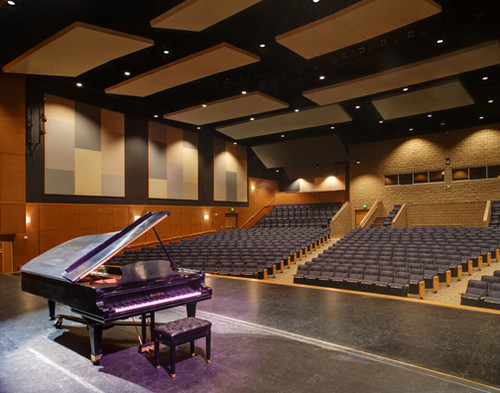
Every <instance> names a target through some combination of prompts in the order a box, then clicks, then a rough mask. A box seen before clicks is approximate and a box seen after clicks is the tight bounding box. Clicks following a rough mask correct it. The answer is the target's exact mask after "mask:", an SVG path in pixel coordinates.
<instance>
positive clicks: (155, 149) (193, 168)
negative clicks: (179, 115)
mask: <svg viewBox="0 0 500 393" xmlns="http://www.w3.org/2000/svg"><path fill="white" fill-rule="evenodd" d="M148 128H149V143H148V153H149V156H148V162H149V164H148V167H149V198H159V199H188V200H197V199H198V136H197V134H196V133H194V132H190V131H185V130H181V129H178V128H174V127H170V126H167V125H164V124H160V123H156V122H153V121H150V122H149V127H148Z"/></svg>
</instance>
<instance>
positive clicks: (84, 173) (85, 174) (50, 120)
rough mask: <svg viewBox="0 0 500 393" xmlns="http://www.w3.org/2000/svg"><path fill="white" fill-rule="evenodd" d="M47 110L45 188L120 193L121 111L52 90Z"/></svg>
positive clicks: (56, 191) (122, 163)
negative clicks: (83, 101)
mask: <svg viewBox="0 0 500 393" xmlns="http://www.w3.org/2000/svg"><path fill="white" fill-rule="evenodd" d="M45 115H46V117H47V123H46V127H45V129H46V132H47V133H46V135H45V179H44V180H45V193H46V194H60V195H82V196H83V195H85V196H106V197H124V196H125V121H124V115H123V114H122V113H118V112H113V111H109V110H106V109H102V108H99V107H96V106H93V105H88V104H84V103H81V102H75V101H72V100H68V99H65V98H61V97H56V96H53V95H47V96H46V97H45Z"/></svg>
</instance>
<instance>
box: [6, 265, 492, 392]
mask: <svg viewBox="0 0 500 393" xmlns="http://www.w3.org/2000/svg"><path fill="white" fill-rule="evenodd" d="M206 283H207V285H208V286H210V287H212V289H213V297H212V299H211V300H208V301H204V302H200V303H199V304H198V312H197V316H198V317H200V318H204V319H208V320H210V321H211V322H212V323H213V326H212V356H211V360H212V361H211V363H210V364H207V363H206V362H205V357H204V356H205V343H204V340H199V341H197V342H196V356H195V357H191V356H190V354H189V345H184V346H181V347H179V348H178V350H177V351H178V352H177V365H176V369H177V370H176V372H177V377H176V378H175V379H172V378H170V376H169V375H168V373H167V371H166V370H165V368H164V367H165V366H168V349H167V348H164V349H163V350H162V357H161V359H162V367H161V368H160V370H156V369H155V368H154V366H153V354H152V353H150V354H145V355H144V354H140V353H138V351H137V344H138V343H137V337H136V331H135V329H134V328H133V327H122V326H118V327H114V328H112V329H109V330H105V331H104V335H103V354H104V356H103V358H102V360H101V363H100V366H93V365H92V363H91V362H90V360H89V355H90V345H89V336H88V331H87V329H86V328H85V326H83V325H80V324H77V323H75V322H71V321H66V320H65V321H64V322H63V326H62V329H56V328H55V327H54V326H53V321H50V320H49V318H48V310H47V302H46V300H45V299H43V298H39V297H36V296H33V295H30V294H27V293H24V292H21V290H20V278H19V277H17V276H10V275H4V274H1V275H0V294H1V298H2V306H0V334H1V336H2V338H3V339H2V340H1V342H0V348H1V354H0V391H1V392H2V393H11V392H12V393H14V392H15V393H19V392H30V393H31V392H33V391H37V392H44V391H47V392H49V391H50V392H62V391H68V390H70V391H71V392H72V393H76V392H120V393H125V392H134V393H137V392H148V391H153V392H181V391H183V392H186V391H187V392H264V391H265V392H304V391H314V392H347V393H348V392H388V391H400V392H443V391H450V392H494V391H500V328H499V326H500V313H499V312H496V311H493V310H490V311H489V312H483V311H477V310H474V309H472V308H465V307H453V306H443V305H438V304H432V303H429V302H424V301H421V300H402V299H400V298H393V297H384V296H370V295H367V294H356V293H353V292H342V291H336V290H328V289H320V288H314V287H306V286H297V285H283V284H275V283H269V282H264V281H257V280H244V279H231V278H226V277H216V276H209V277H206ZM56 312H59V313H65V314H68V313H70V311H69V309H68V308H67V307H64V306H59V305H58V307H57V308H56ZM184 316H185V309H184V308H183V307H182V308H175V309H170V310H165V311H161V312H158V313H157V314H156V319H157V321H160V322H161V321H169V320H173V319H177V318H181V317H184Z"/></svg>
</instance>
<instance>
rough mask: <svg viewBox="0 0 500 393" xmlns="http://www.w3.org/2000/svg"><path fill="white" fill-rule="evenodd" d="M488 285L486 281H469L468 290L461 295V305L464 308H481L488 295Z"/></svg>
mask: <svg viewBox="0 0 500 393" xmlns="http://www.w3.org/2000/svg"><path fill="white" fill-rule="evenodd" d="M487 291H488V283H487V282H486V281H479V280H469V282H468V283H467V290H466V291H465V293H462V294H461V300H460V304H461V305H463V306H475V307H480V306H482V304H483V301H484V299H485V297H486V295H487Z"/></svg>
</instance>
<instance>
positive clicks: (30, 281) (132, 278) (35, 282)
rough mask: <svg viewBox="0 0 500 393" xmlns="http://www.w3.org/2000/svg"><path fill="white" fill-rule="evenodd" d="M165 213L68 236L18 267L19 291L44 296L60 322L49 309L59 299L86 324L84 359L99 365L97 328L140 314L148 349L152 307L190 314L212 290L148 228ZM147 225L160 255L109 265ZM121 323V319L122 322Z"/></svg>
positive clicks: (162, 218)
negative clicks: (111, 228)
mask: <svg viewBox="0 0 500 393" xmlns="http://www.w3.org/2000/svg"><path fill="white" fill-rule="evenodd" d="M169 214H170V213H169V212H166V211H162V212H149V213H147V214H145V215H144V216H142V217H141V218H139V219H137V220H136V221H135V222H134V223H132V224H131V225H129V226H127V227H126V228H124V229H123V230H121V231H119V232H112V233H104V234H98V235H89V236H82V237H78V238H75V239H72V240H69V241H67V242H65V243H63V244H60V245H59V246H56V247H54V248H52V249H50V250H48V251H47V252H45V253H43V254H41V255H39V256H37V257H36V258H34V259H32V260H31V261H30V262H28V263H27V264H25V265H24V266H23V267H22V268H21V288H22V290H23V291H26V292H29V293H32V294H35V295H38V296H41V297H44V298H46V299H48V304H49V315H50V317H51V319H56V318H57V320H58V322H57V323H56V326H60V324H61V320H62V318H63V317H65V316H57V315H56V314H55V304H56V302H57V303H62V304H65V305H67V306H69V307H70V308H71V311H72V312H74V313H76V314H79V315H80V317H81V318H80V317H71V316H69V317H68V318H69V319H73V320H79V321H82V322H84V323H86V324H87V326H88V328H89V334H90V347H91V355H90V358H91V360H92V362H93V363H94V364H99V360H100V359H101V357H102V349H101V342H102V330H103V329H106V328H108V327H111V326H113V325H114V324H116V323H120V322H116V321H119V320H125V319H128V318H130V317H134V316H140V317H141V324H142V326H141V328H142V339H141V346H140V348H142V349H144V348H148V347H150V345H149V344H148V343H147V342H146V337H147V326H148V325H149V327H150V329H152V328H153V327H154V324H155V314H154V313H155V312H156V311H159V310H163V309H166V308H171V307H176V306H179V305H186V309H187V315H188V316H195V314H196V304H197V302H199V301H202V300H207V299H210V298H211V296H212V289H211V288H209V287H207V286H206V285H205V281H204V274H203V273H201V272H198V271H194V270H188V269H178V268H177V267H176V266H175V264H174V263H173V262H172V260H171V259H170V256H169V255H168V252H167V250H166V248H165V247H164V246H163V243H161V240H160V237H159V236H158V233H157V232H156V229H155V228H154V227H155V225H157V224H158V223H160V222H161V221H163V220H164V219H165V218H167V217H168V216H169ZM151 229H153V231H154V233H155V234H156V236H157V238H158V242H159V244H160V245H161V246H162V247H163V250H164V252H165V259H161V260H145V261H134V262H132V263H129V264H124V265H123V266H114V265H113V264H112V258H113V256H115V255H116V254H118V253H120V251H121V250H123V249H124V248H125V247H127V246H128V245H129V244H130V243H132V242H133V241H134V240H135V239H137V238H138V237H139V236H141V235H142V234H144V233H146V232H147V231H149V230H151ZM122 323H126V322H122Z"/></svg>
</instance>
